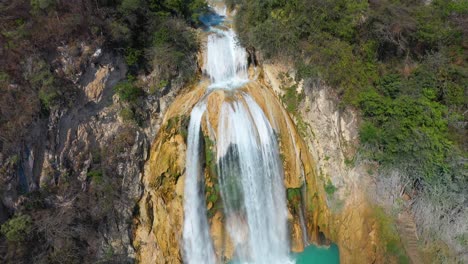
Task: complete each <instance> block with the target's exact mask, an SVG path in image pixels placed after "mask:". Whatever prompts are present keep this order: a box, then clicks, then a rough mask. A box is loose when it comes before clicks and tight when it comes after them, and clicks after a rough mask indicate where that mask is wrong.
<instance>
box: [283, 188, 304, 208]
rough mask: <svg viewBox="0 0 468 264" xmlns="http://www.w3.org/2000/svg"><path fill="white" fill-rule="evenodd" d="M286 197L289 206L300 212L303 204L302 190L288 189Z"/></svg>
mask: <svg viewBox="0 0 468 264" xmlns="http://www.w3.org/2000/svg"><path fill="white" fill-rule="evenodd" d="M286 197H287V199H288V203H289V205H290V206H292V207H293V208H294V210H299V206H300V205H301V202H302V193H301V188H288V189H286Z"/></svg>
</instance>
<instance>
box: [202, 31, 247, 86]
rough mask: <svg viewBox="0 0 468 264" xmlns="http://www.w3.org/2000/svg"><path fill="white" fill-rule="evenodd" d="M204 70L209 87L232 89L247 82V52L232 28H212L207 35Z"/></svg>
mask: <svg viewBox="0 0 468 264" xmlns="http://www.w3.org/2000/svg"><path fill="white" fill-rule="evenodd" d="M205 67H206V68H205V72H206V73H207V74H208V76H210V79H211V82H212V84H211V86H210V88H224V89H232V88H237V87H240V86H242V85H243V84H245V83H247V82H248V73H247V52H246V51H245V49H243V48H242V47H241V46H240V45H239V44H238V41H237V37H236V34H235V33H234V31H233V30H232V29H229V30H221V29H216V28H215V29H212V30H211V34H210V35H209V36H208V43H207V56H206V58H205Z"/></svg>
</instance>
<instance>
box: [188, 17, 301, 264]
mask: <svg viewBox="0 0 468 264" xmlns="http://www.w3.org/2000/svg"><path fill="white" fill-rule="evenodd" d="M215 10H217V11H218V12H224V14H222V13H221V14H218V16H220V15H221V16H223V15H225V13H226V11H225V10H226V9H225V8H216V9H215ZM247 68H248V63H247V52H246V51H245V49H244V48H242V47H241V46H240V45H239V44H238V41H237V37H236V34H235V32H234V31H233V30H232V29H229V28H228V27H224V26H223V25H217V26H211V27H210V30H209V35H208V42H207V52H206V57H205V73H206V74H207V75H208V77H209V78H210V80H211V85H210V86H209V88H208V89H207V92H206V93H207V94H206V95H205V96H204V97H203V98H202V99H201V100H200V102H198V104H197V105H196V106H195V107H194V109H193V110H192V113H191V116H190V124H189V130H188V139H187V144H188V147H187V157H186V159H187V161H186V180H185V190H184V191H185V194H184V195H185V197H184V198H185V202H184V230H183V250H184V251H183V257H184V262H185V263H194V264H201V263H208V264H211V263H216V262H217V261H219V259H217V257H216V254H215V252H214V247H213V241H212V239H211V237H210V227H209V224H208V219H207V209H206V201H205V198H204V197H205V196H204V175H203V170H202V168H203V164H202V162H203V158H202V156H201V153H202V145H203V144H201V140H202V135H201V131H202V123H203V120H204V118H203V116H204V115H206V113H207V107H209V105H207V102H206V98H207V96H208V95H209V94H210V93H212V92H213V91H216V90H223V91H226V97H229V98H228V99H225V100H224V101H223V102H222V104H221V107H220V111H219V113H218V114H219V118H218V121H217V124H210V123H209V122H210V120H209V119H208V118H206V119H205V120H206V122H207V123H208V124H207V126H209V127H217V131H216V141H215V142H214V144H215V146H216V147H215V151H216V160H215V162H216V169H217V174H218V175H219V184H220V193H221V197H222V202H223V210H224V223H225V225H226V230H227V231H228V233H229V237H230V240H231V241H232V244H233V246H234V256H233V260H232V261H234V262H236V263H258V264H262V263H265V264H285V263H293V261H292V260H291V258H290V256H289V251H290V249H289V238H288V229H287V205H286V195H285V188H284V183H283V178H284V176H283V167H282V161H281V159H280V154H279V146H278V142H277V135H276V134H275V131H274V130H273V128H272V126H271V124H270V122H269V120H268V119H267V117H266V116H265V113H264V112H263V110H262V109H261V108H260V106H259V105H258V104H257V103H256V102H255V100H254V99H253V98H252V97H251V96H250V95H249V94H248V93H247V92H245V91H243V90H242V89H239V88H241V87H242V86H243V85H244V84H246V83H247V82H248V81H249V80H248V71H247Z"/></svg>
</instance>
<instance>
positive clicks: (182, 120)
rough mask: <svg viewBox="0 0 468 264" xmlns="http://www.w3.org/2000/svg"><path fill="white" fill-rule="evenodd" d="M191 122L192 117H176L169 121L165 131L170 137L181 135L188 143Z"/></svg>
mask: <svg viewBox="0 0 468 264" xmlns="http://www.w3.org/2000/svg"><path fill="white" fill-rule="evenodd" d="M189 122H190V116H188V115H178V116H174V117H172V118H170V119H169V120H168V121H167V123H166V126H165V128H164V130H165V131H166V132H167V133H168V134H170V135H175V134H179V135H181V136H182V137H183V138H184V140H185V142H187V136H188V125H189Z"/></svg>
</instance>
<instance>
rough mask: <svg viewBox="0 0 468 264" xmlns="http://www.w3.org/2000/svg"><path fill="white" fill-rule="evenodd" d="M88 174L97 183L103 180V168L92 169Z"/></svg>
mask: <svg viewBox="0 0 468 264" xmlns="http://www.w3.org/2000/svg"><path fill="white" fill-rule="evenodd" d="M86 176H87V177H88V178H90V179H91V180H92V181H94V182H95V183H97V184H101V183H102V182H103V173H102V170H97V169H94V170H90V171H88V173H87V174H86Z"/></svg>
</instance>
